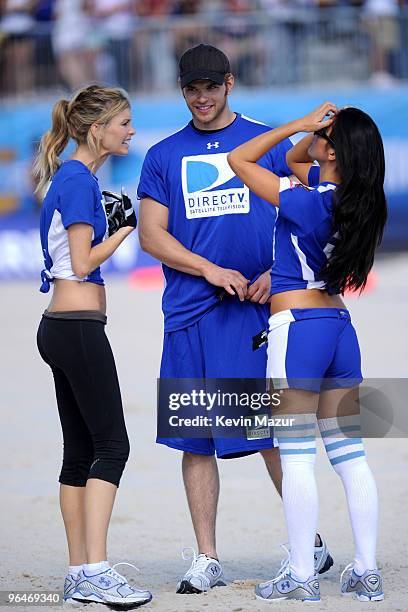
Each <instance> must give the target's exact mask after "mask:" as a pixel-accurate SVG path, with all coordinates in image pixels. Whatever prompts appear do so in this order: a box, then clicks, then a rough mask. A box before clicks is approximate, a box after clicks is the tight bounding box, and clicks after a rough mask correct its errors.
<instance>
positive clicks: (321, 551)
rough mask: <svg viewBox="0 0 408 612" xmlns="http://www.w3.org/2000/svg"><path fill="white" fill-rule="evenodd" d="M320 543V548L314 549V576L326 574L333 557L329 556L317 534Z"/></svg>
mask: <svg viewBox="0 0 408 612" xmlns="http://www.w3.org/2000/svg"><path fill="white" fill-rule="evenodd" d="M317 535H318V536H319V538H320V541H321V546H315V547H314V568H315V574H324V573H325V572H328V571H329V569H330V568H331V566H332V565H333V563H334V561H333V557H332V556H331V554H330V552H329V549H328V548H327V544H326V542H325V541H324V540H323V538H322V536H321V535H320V534H317Z"/></svg>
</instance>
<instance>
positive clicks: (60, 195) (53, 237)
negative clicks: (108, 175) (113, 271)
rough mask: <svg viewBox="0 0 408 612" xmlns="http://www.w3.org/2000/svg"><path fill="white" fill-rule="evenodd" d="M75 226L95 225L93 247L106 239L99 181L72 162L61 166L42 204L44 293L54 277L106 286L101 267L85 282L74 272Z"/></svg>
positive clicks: (41, 228) (84, 279) (83, 167)
mask: <svg viewBox="0 0 408 612" xmlns="http://www.w3.org/2000/svg"><path fill="white" fill-rule="evenodd" d="M74 223H86V224H88V225H92V227H93V235H92V243H91V246H92V247H94V246H95V245H97V244H99V243H101V242H102V241H103V240H104V238H105V236H106V232H107V221H106V215H105V209H104V207H103V205H102V194H101V192H100V190H99V186H98V180H97V178H96V177H95V176H94V175H93V174H92V172H91V171H90V170H89V169H88V168H87V167H86V166H85V165H84V164H83V163H81V162H80V161H78V160H74V159H71V160H69V161H66V162H64V163H63V164H61V166H60V168H58V170H57V172H56V173H55V174H54V176H53V178H52V181H51V183H50V186H49V188H48V191H47V193H46V196H45V198H44V201H43V204H42V209H41V218H40V236H41V246H42V250H43V255H44V264H45V269H44V270H43V271H42V273H41V279H42V281H43V284H42V286H41V289H40V291H42V292H43V293H46V292H47V291H49V288H50V285H49V283H50V281H52V280H53V279H54V278H65V279H68V280H77V281H88V282H91V283H96V284H98V285H103V284H104V281H103V278H102V276H101V271H100V268H99V267H98V268H96V269H95V270H93V271H92V272H91V273H90V274H89V275H88V276H87V277H86V278H83V279H80V278H78V277H77V276H76V275H75V274H74V272H73V270H72V264H71V254H70V250H69V243H68V232H67V230H68V228H69V226H70V225H73V224H74Z"/></svg>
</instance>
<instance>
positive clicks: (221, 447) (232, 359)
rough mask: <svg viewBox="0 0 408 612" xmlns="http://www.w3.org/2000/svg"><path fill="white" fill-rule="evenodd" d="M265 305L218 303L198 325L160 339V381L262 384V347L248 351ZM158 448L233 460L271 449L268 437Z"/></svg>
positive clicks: (174, 442)
mask: <svg viewBox="0 0 408 612" xmlns="http://www.w3.org/2000/svg"><path fill="white" fill-rule="evenodd" d="M268 316H269V307H268V306H267V305H263V306H262V305H259V304H253V303H252V302H247V301H245V302H240V301H239V300H238V299H237V298H235V297H231V298H228V297H226V298H224V299H223V300H222V301H221V302H220V303H219V304H217V305H216V306H215V307H214V308H213V309H212V310H210V311H209V312H207V313H206V314H205V315H204V316H203V317H202V318H201V319H200V320H199V321H197V322H196V323H194V324H193V325H190V326H189V327H186V328H185V329H180V330H177V331H171V332H167V333H165V334H164V344H163V355H162V362H161V368H160V377H161V378H220V379H222V378H257V379H265V372H266V347H265V346H263V347H261V348H260V349H258V350H256V351H253V350H252V337H253V336H255V335H256V334H257V333H258V332H259V331H260V330H262V329H266V326H267V322H268ZM156 441H157V442H158V443H159V444H166V445H167V446H170V447H171V448H176V449H179V450H182V451H187V452H190V453H195V454H199V455H214V454H215V453H216V454H217V457H220V458H224V459H227V458H233V457H240V456H244V455H250V454H252V453H255V452H257V451H259V450H261V449H266V448H273V439H272V438H271V437H268V438H265V439H259V440H247V438H246V431H245V429H244V428H243V427H242V438H241V437H234V438H160V437H158V438H157V439H156Z"/></svg>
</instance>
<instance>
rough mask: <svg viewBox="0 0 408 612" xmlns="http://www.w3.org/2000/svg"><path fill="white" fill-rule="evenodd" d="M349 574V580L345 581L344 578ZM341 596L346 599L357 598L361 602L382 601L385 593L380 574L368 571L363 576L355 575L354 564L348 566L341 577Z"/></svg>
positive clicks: (376, 571) (375, 571)
mask: <svg viewBox="0 0 408 612" xmlns="http://www.w3.org/2000/svg"><path fill="white" fill-rule="evenodd" d="M346 572H349V576H348V578H346V580H344V581H343V576H344V574H345V573H346ZM340 584H341V594H342V595H344V596H345V597H352V596H356V597H357V599H359V600H360V601H382V600H383V599H384V591H383V588H382V578H381V574H380V572H379V571H378V570H377V569H375V570H367V571H365V572H364V574H363V575H362V576H359V575H358V574H356V573H355V571H354V569H353V564H352V563H350V564H349V565H347V566H346V567H345V568H344V570H343V571H342V573H341V576H340Z"/></svg>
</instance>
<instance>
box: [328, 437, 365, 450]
mask: <svg viewBox="0 0 408 612" xmlns="http://www.w3.org/2000/svg"><path fill="white" fill-rule="evenodd" d="M362 443H363V441H362V439H361V438H347V439H346V440H340V442H332V443H331V444H327V445H325V446H326V451H327V452H330V451H333V450H336V448H341V447H342V446H350V445H351V444H362Z"/></svg>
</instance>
